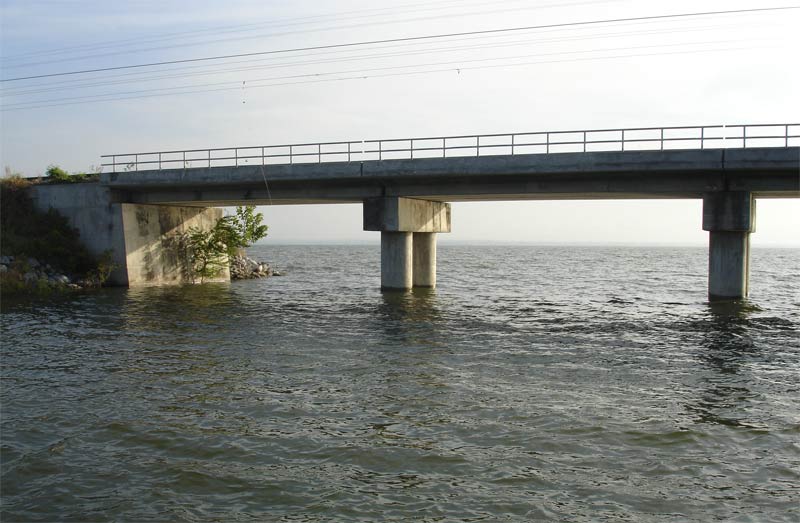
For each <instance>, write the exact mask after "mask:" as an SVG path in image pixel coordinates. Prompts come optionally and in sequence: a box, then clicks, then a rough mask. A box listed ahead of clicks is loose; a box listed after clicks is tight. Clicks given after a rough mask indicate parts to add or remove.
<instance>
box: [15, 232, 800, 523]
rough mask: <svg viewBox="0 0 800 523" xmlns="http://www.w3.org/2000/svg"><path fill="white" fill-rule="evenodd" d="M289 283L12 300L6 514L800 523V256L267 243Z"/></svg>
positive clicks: (39, 517) (269, 257)
mask: <svg viewBox="0 0 800 523" xmlns="http://www.w3.org/2000/svg"><path fill="white" fill-rule="evenodd" d="M251 254H253V255H255V256H256V257H258V258H259V259H262V260H265V261H269V262H271V263H273V264H274V265H276V266H277V267H278V268H280V269H281V270H282V271H285V273H286V275H285V276H283V277H280V278H278V277H274V278H270V279H265V280H258V281H244V282H234V283H232V284H213V285H204V286H193V287H192V286H188V287H175V288H149V289H131V290H125V289H108V290H103V291H99V292H91V293H85V294H80V295H75V296H67V297H60V298H55V299H49V300H47V301H41V300H40V301H9V300H6V301H5V302H4V303H3V304H2V403H0V406H1V407H2V411H1V412H0V415H1V420H2V432H1V433H0V435H1V436H2V442H1V446H0V452H1V454H0V465H1V469H0V472H1V473H2V483H1V484H0V488H2V493H1V496H2V498H1V499H2V507H1V513H0V519H2V521H3V522H10V521H56V520H64V521H82V522H83V521H135V522H140V521H219V522H235V521H578V522H584V521H676V522H685V521H696V522H703V523H707V522H709V521H717V520H718V521H792V522H796V521H798V520H800V337H799V336H798V331H799V330H800V251H798V250H790V249H775V250H769V249H761V250H758V249H756V250H755V251H754V253H753V259H752V280H751V282H752V289H751V293H752V296H751V299H750V300H749V301H748V302H746V303H740V304H735V305H711V304H709V303H708V302H707V301H706V294H705V293H706V291H705V287H706V264H707V254H706V250H705V249H692V248H677V249H676V248H622V247H615V248H600V247H522V246H513V247H503V246H446V245H444V246H440V249H439V288H438V289H436V290H435V291H415V292H411V293H381V292H380V291H379V285H380V281H379V279H380V269H379V265H380V261H379V259H380V253H379V248H378V247H377V246H259V247H257V248H255V249H252V250H251Z"/></svg>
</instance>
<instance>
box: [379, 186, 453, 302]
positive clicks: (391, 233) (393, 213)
mask: <svg viewBox="0 0 800 523" xmlns="http://www.w3.org/2000/svg"><path fill="white" fill-rule="evenodd" d="M364 230H366V231H380V233H381V288H382V289H387V290H389V289H399V290H407V289H411V288H412V287H428V288H433V287H435V286H436V233H439V232H450V204H449V203H444V202H436V201H430V200H418V199H413V198H399V197H387V198H370V199H368V200H365V201H364Z"/></svg>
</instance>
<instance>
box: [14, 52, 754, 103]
mask: <svg viewBox="0 0 800 523" xmlns="http://www.w3.org/2000/svg"><path fill="white" fill-rule="evenodd" d="M650 47H653V46H650ZM631 49H636V47H633V48H631ZM749 49H753V48H752V47H726V48H718V49H690V50H685V51H668V52H658V53H635V54H624V55H614V56H595V57H584V58H572V59H561V60H544V61H534V62H520V63H511V64H492V65H474V66H466V67H465V66H461V65H459V66H458V67H453V66H449V67H445V68H440V69H427V70H418V71H406V72H393V73H384V74H363V72H370V71H369V70H365V71H363V72H362V74H357V75H355V76H347V77H342V78H326V79H320V78H319V77H321V76H325V75H333V74H352V73H354V72H358V71H343V72H336V73H317V74H306V75H297V76H294V77H291V76H289V77H283V78H280V77H278V78H273V79H263V80H261V81H271V80H279V79H294V78H308V77H314V79H313V80H299V81H291V82H279V83H268V84H263V85H253V86H248V88H251V89H259V88H267V87H280V86H287V85H301V84H313V83H322V82H338V81H345V80H366V79H370V78H386V77H396V76H410V75H422V74H432V73H444V72H457V73H459V74H461V72H463V71H471V70H479V69H497V68H507V67H520V66H526V65H538V64H554V63H568V62H584V61H594V60H609V59H618V58H635V57H644V56H666V55H677V54H688V53H710V52H723V51H740V50H749ZM561 54H566V53H561ZM528 56H531V55H528ZM533 56H536V55H533ZM523 57H524V56H522V57H516V58H523ZM511 58H515V57H510V58H509V57H506V58H496V59H484V60H476V61H486V60H499V59H506V60H507V59H511ZM444 64H447V62H445V63H444ZM419 65H420V64H417V65H416V67H419ZM434 65H442V64H428V66H434ZM399 67H411V66H399ZM397 68H398V67H389V68H382V70H386V69H397ZM209 85H214V84H209ZM218 85H219V84H218ZM190 87H192V86H185V87H184V88H190ZM171 89H179V88H178V87H176V88H171ZM239 89H241V85H237V86H236V87H214V88H209V89H194V90H189V91H179V92H172V93H157V94H138V95H133V96H123V97H116V98H99V97H100V96H117V95H119V94H121V93H111V94H108V95H93V96H92V97H87V98H90V99H88V100H81V101H64V102H61V103H50V102H58V100H42V101H39V102H27V103H28V104H36V103H40V104H41V105H28V106H25V107H16V106H12V107H8V108H6V107H0V112H11V111H19V110H25V109H39V108H44V107H59V106H65V105H76V104H85V103H94V102H112V101H120V100H135V99H142V98H154V97H160V96H169V95H182V94H198V93H211V92H221V91H234V90H239ZM157 90H158V89H157ZM151 91H153V90H148V91H140V92H151ZM91 98H95V99H94V100H93V99H91ZM71 100H74V99H71ZM14 105H24V103H23V102H20V103H19V104H14Z"/></svg>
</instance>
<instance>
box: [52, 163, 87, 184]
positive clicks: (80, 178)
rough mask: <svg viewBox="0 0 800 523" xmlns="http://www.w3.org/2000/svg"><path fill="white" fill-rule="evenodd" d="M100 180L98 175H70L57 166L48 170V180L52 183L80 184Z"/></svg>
mask: <svg viewBox="0 0 800 523" xmlns="http://www.w3.org/2000/svg"><path fill="white" fill-rule="evenodd" d="M97 178H98V174H97V173H72V174H70V173H68V172H67V171H65V170H64V169H62V168H61V167H59V166H57V165H51V166H50V167H48V168H47V180H48V181H49V182H52V183H78V182H89V181H94V180H96V179H97Z"/></svg>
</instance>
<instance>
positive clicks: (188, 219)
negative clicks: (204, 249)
mask: <svg viewBox="0 0 800 523" xmlns="http://www.w3.org/2000/svg"><path fill="white" fill-rule="evenodd" d="M31 197H32V199H33V201H34V204H35V205H36V207H37V208H38V209H40V210H41V211H44V212H46V211H47V210H48V209H54V210H56V211H58V212H59V213H60V214H62V215H63V216H65V217H66V218H67V219H68V220H69V222H70V224H71V225H72V227H74V228H75V229H77V230H78V232H79V233H80V238H81V241H82V242H83V243H84V244H85V245H86V247H87V249H88V250H89V252H90V253H91V254H92V255H94V256H96V257H100V256H102V255H104V253H106V252H110V253H111V256H112V262H113V264H114V267H115V268H114V270H113V271H112V273H111V275H110V277H109V283H111V284H113V285H117V286H123V287H142V286H153V285H174V284H181V283H188V282H190V281H191V279H192V278H191V270H190V268H189V267H188V263H189V261H188V260H187V257H186V255H185V253H184V252H183V251H182V248H181V245H180V241H179V237H180V235H181V234H182V233H185V232H187V231H188V230H189V229H190V228H192V227H196V228H198V229H202V230H208V229H210V228H211V227H213V226H214V224H215V223H216V222H217V220H219V219H220V218H221V217H222V214H223V212H222V209H217V208H209V207H189V206H177V205H142V204H132V203H118V200H116V198H115V196H114V194H113V192H112V191H111V190H109V189H108V188H107V187H103V186H102V185H99V184H95V183H75V184H61V185H58V184H42V185H34V186H33V187H31ZM212 280H213V281H228V280H230V274H229V271H228V270H227V268H226V269H223V270H222V271H221V272H220V274H219V275H218V276H217V277H215V278H213V279H212ZM206 281H208V280H206Z"/></svg>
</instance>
